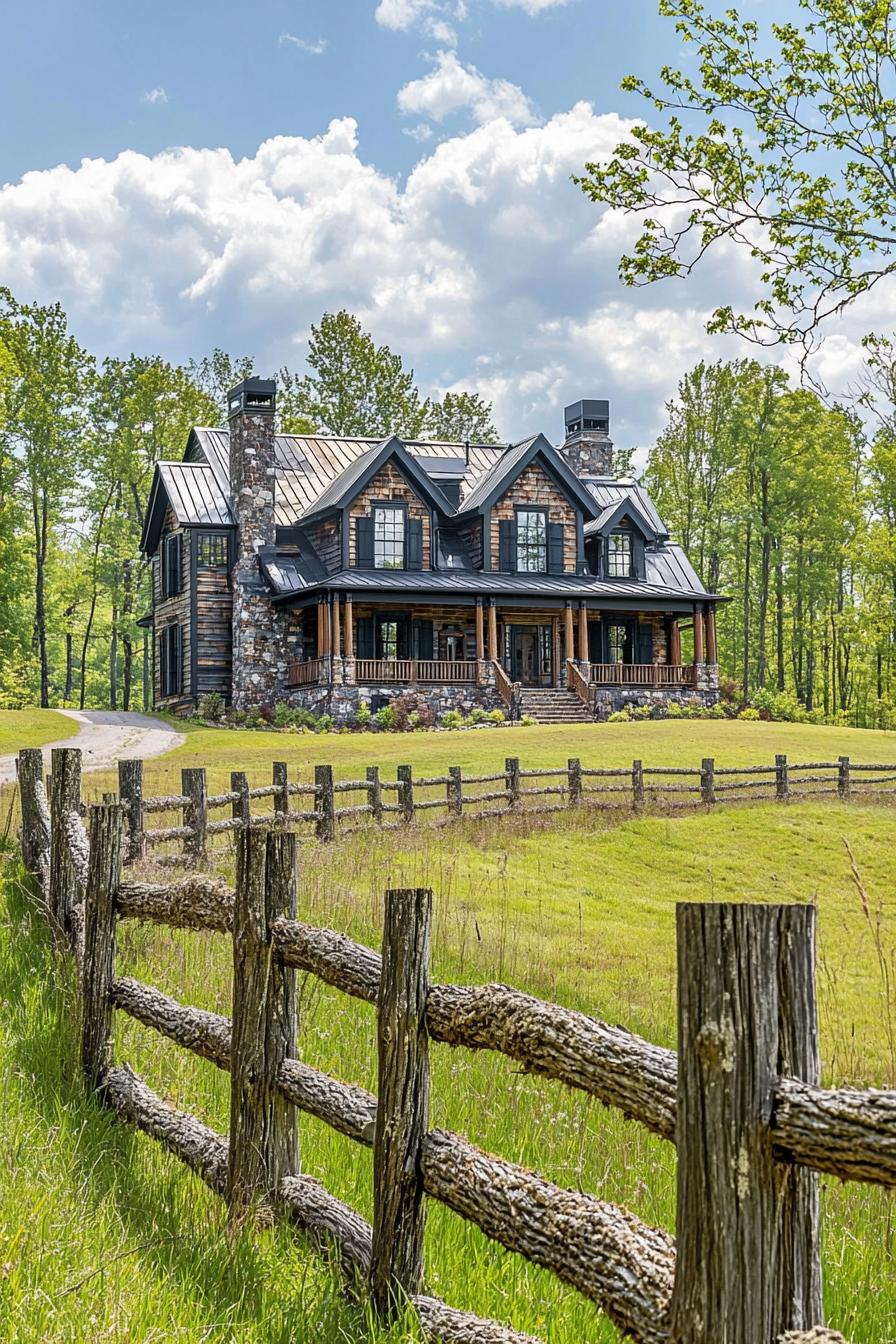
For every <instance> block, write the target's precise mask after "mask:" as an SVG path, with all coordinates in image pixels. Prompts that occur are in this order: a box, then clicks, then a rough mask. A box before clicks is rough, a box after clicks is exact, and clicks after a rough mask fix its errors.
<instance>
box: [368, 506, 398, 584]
mask: <svg viewBox="0 0 896 1344" xmlns="http://www.w3.org/2000/svg"><path fill="white" fill-rule="evenodd" d="M404 523H405V513H404V509H402V508H396V507H392V506H390V505H386V504H377V505H376V506H375V507H374V510H373V567H374V569H404Z"/></svg>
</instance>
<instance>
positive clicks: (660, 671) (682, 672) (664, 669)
mask: <svg viewBox="0 0 896 1344" xmlns="http://www.w3.org/2000/svg"><path fill="white" fill-rule="evenodd" d="M590 680H591V685H592V686H694V685H696V681H697V671H696V668H695V667H694V665H693V663H592V664H591V676H590Z"/></svg>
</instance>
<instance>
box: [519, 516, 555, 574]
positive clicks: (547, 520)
mask: <svg viewBox="0 0 896 1344" xmlns="http://www.w3.org/2000/svg"><path fill="white" fill-rule="evenodd" d="M524 513H537V514H540V515H541V517H542V520H543V522H544V565H543V567H542V568H541V569H523V568H522V567H521V566H520V515H521V514H524ZM513 521H514V524H515V526H516V550H515V554H514V571H513V572H514V573H515V574H548V573H549V572H550V563H551V532H550V527H551V511H550V509H549V508H548V506H547V505H546V504H514V506H513Z"/></svg>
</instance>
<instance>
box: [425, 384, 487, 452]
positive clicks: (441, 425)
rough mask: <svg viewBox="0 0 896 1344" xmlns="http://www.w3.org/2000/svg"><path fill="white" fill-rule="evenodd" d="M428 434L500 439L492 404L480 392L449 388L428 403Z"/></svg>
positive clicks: (444, 437)
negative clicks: (453, 390) (493, 418)
mask: <svg viewBox="0 0 896 1344" xmlns="http://www.w3.org/2000/svg"><path fill="white" fill-rule="evenodd" d="M426 434H427V436H428V437H430V438H433V439H442V440H444V441H445V442H447V443H466V442H467V441H468V440H469V442H470V443H500V441H501V440H500V439H499V437H498V431H497V430H496V429H495V426H494V424H493V423H492V404H491V402H490V401H485V400H484V398H483V397H481V396H480V395H479V393H478V392H446V393H445V395H444V396H443V397H442V400H441V401H438V400H435V399H432V400H430V401H429V402H428V405H427V416H426Z"/></svg>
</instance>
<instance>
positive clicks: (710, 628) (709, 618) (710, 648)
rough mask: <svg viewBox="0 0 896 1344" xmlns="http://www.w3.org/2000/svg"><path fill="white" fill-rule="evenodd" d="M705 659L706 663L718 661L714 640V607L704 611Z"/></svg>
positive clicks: (716, 646)
mask: <svg viewBox="0 0 896 1344" xmlns="http://www.w3.org/2000/svg"><path fill="white" fill-rule="evenodd" d="M706 661H707V662H708V663H717V662H718V661H719V650H718V644H717V642H716V611H715V607H709V608H708V609H707V612H706Z"/></svg>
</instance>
